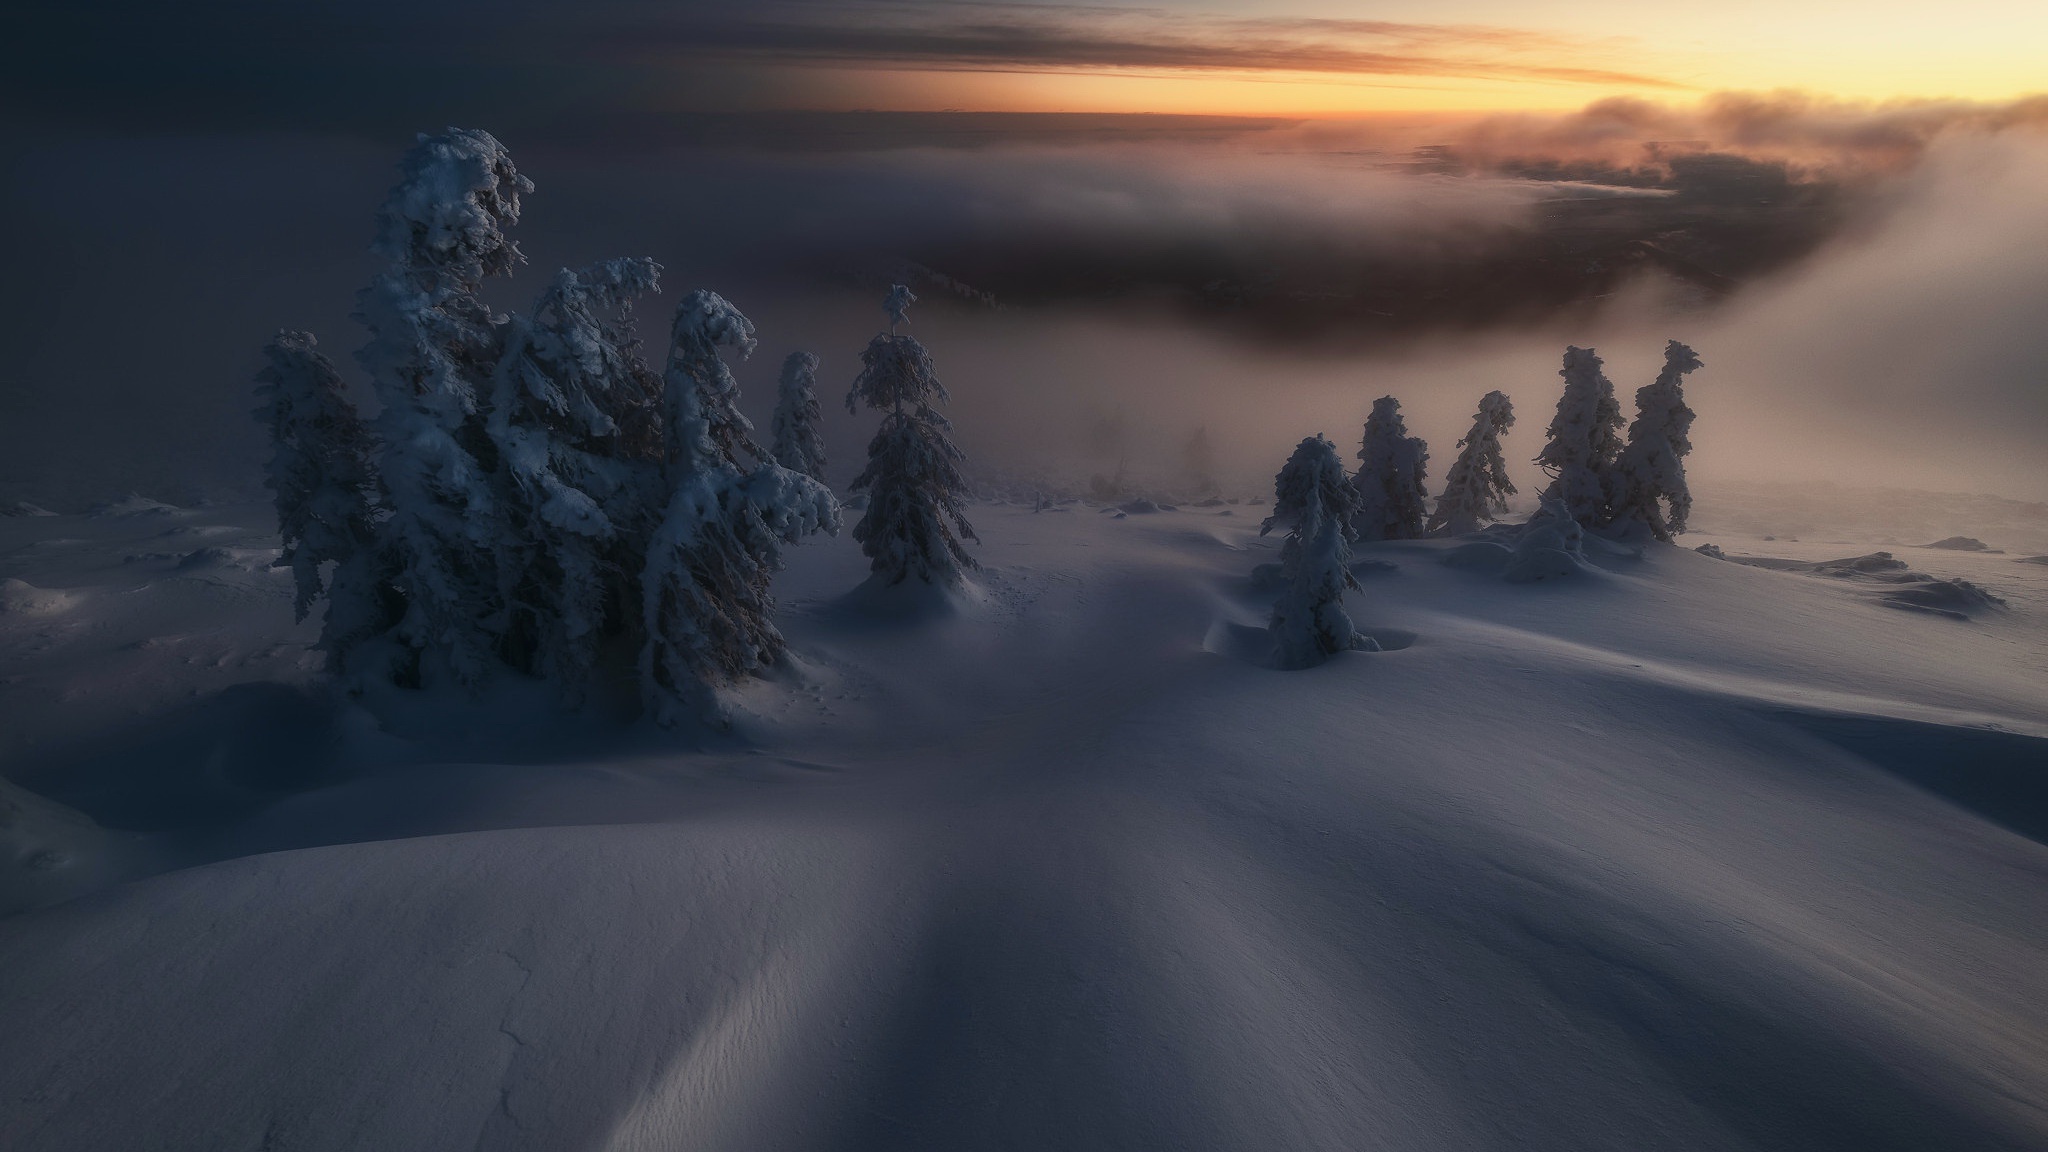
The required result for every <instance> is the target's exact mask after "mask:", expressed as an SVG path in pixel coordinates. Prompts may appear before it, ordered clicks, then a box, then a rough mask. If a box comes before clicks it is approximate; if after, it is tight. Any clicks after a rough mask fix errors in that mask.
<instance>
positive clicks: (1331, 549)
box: [1259, 436, 1359, 669]
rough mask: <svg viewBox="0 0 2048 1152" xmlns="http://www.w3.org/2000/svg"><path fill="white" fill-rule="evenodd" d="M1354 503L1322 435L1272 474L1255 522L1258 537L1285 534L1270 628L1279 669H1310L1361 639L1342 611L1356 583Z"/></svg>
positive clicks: (1331, 446)
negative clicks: (1265, 506) (1269, 496)
mask: <svg viewBox="0 0 2048 1152" xmlns="http://www.w3.org/2000/svg"><path fill="white" fill-rule="evenodd" d="M1358 503H1359V501H1358V490H1357V488H1355V487H1354V486H1353V485H1352V482H1351V478H1350V477H1349V476H1346V475H1345V474H1344V463H1343V461H1341V460H1339V459H1338V458H1337V447H1336V445H1334V444H1332V443H1330V442H1329V441H1328V440H1325V439H1323V438H1322V437H1321V436H1310V437H1309V438H1308V439H1306V440H1303V441H1302V442H1301V443H1300V444H1299V445H1297V446H1296V447H1295V449H1294V455H1292V456H1290V457H1288V459H1287V463H1286V464H1285V465H1284V466H1283V467H1282V468H1281V469H1280V472H1279V475H1277V476H1275V477H1274V478H1273V514H1272V515H1271V516H1268V517H1266V520H1265V522H1264V523H1262V524H1260V525H1259V535H1261V536H1264V535H1265V534H1267V533H1268V532H1271V531H1273V530H1274V529H1275V528H1280V529H1284V530H1285V531H1286V532H1287V539H1286V542H1285V543H1283V544H1282V545H1281V546H1280V578H1281V581H1282V588H1281V592H1280V599H1279V600H1278V601H1277V602H1276V603H1275V604H1274V605H1273V618H1272V622H1271V623H1270V624H1269V625H1268V631H1269V632H1270V633H1271V634H1272V637H1273V662H1274V664H1275V665H1276V666H1277V667H1280V668H1290V669H1291V668H1310V667H1314V666H1315V665H1317V664H1320V663H1322V662H1323V661H1324V660H1326V659H1328V658H1329V657H1330V655H1331V654H1332V653H1335V652H1343V651H1346V650H1347V649H1350V648H1353V647H1356V646H1357V644H1358V633H1357V630H1356V629H1355V628H1353V627H1352V624H1351V617H1350V616H1348V615H1346V614H1345V612H1344V593H1345V591H1346V590H1347V589H1355V588H1357V587H1358V581H1357V580H1356V579H1355V578H1353V577H1352V575H1351V544H1352V541H1353V540H1355V539H1356V538H1357V537H1356V534H1355V532H1354V530H1353V528H1352V522H1353V519H1354V517H1355V516H1356V515H1357V512H1358Z"/></svg>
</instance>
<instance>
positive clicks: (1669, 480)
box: [1609, 340, 1700, 541]
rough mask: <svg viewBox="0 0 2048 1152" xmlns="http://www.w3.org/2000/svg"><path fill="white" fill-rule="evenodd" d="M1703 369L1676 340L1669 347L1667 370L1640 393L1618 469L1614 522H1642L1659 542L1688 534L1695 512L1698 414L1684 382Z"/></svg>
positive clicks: (1612, 511)
mask: <svg viewBox="0 0 2048 1152" xmlns="http://www.w3.org/2000/svg"><path fill="white" fill-rule="evenodd" d="M1699 367H1700V358H1699V357H1698V356H1696V355H1694V354H1693V350H1692V349H1690V348H1688V347H1686V346H1685V345H1683V344H1680V343H1679V342H1678V341H1676V340H1672V341H1670V342H1668V343H1666V344H1665V345H1664V370H1663V371H1662V372H1660V373H1658V374H1657V379H1656V380H1655V382H1653V383H1650V384H1645V385H1644V386H1643V387H1641V388H1639V389H1637V390H1636V418H1635V422H1634V423H1632V424H1630V425H1629V427H1628V447H1627V448H1624V449H1623V450H1622V453H1621V460H1620V461H1619V462H1618V463H1617V464H1616V465H1615V469H1614V484H1613V488H1614V500H1613V506H1612V508H1611V510H1610V513H1609V515H1610V519H1611V520H1612V521H1613V522H1616V523H1622V522H1634V523H1639V524H1642V525H1644V526H1646V527H1648V528H1649V530H1650V533H1651V535H1654V536H1655V537H1656V538H1657V539H1659V540H1667V541H1668V540H1670V539H1671V538H1672V537H1673V536H1676V535H1678V534H1679V533H1681V532H1684V531H1685V520H1686V517H1687V515H1689V514H1690V513H1691V511H1692V492H1691V491H1690V490H1689V489H1688V488H1687V487H1686V484H1685V457H1686V454H1687V453H1689V452H1691V451H1692V440H1691V438H1690V436H1691V432H1692V421H1693V411H1692V409H1690V408H1688V407H1686V406H1685V390H1684V388H1683V384H1684V381H1685V375H1686V373H1688V372H1692V371H1696V370H1697V369H1698V368H1699Z"/></svg>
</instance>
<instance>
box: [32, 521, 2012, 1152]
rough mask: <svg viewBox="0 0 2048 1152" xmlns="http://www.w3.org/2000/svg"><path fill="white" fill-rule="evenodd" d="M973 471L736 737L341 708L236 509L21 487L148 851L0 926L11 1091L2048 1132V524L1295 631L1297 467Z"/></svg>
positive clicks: (1611, 575) (1433, 585) (522, 1111)
mask: <svg viewBox="0 0 2048 1152" xmlns="http://www.w3.org/2000/svg"><path fill="white" fill-rule="evenodd" d="M972 511H973V518H974V521H975V524H976V527H977V529H978V530H979V531H980V532H981V534H982V536H983V538H984V540H985V542H986V543H985V545H984V546H983V547H982V548H981V549H980V555H981V557H982V559H983V560H984V562H985V563H986V564H987V565H988V566H989V567H988V569H987V570H986V571H985V572H983V573H981V574H980V575H979V577H978V580H979V585H978V589H977V591H976V593H975V595H973V596H971V597H968V598H965V599H964V600H962V601H960V602H955V603H948V604H943V605H938V606H927V607H930V608H932V610H929V611H924V612H908V611H906V612H901V613H897V614H894V615H890V614H886V613H880V612H878V610H877V605H876V604H875V602H874V600H873V599H872V598H848V597H846V595H845V593H846V592H847V591H848V590H850V589H852V588H854V587H855V586H856V585H857V584H858V583H859V582H860V580H861V578H862V576H863V575H864V573H865V563H864V560H863V558H862V557H860V556H859V554H858V552H857V550H856V548H855V547H854V546H853V545H852V542H851V541H850V540H846V539H843V538H842V539H841V540H838V541H834V542H830V543H826V544H821V545H818V546H806V547H803V548H800V549H797V550H796V552H795V565H794V568H793V570H792V571H791V572H790V573H789V574H788V575H787V576H786V577H785V579H784V580H783V581H782V582H781V584H780V585H779V588H780V592H781V595H782V597H783V601H784V608H783V612H782V615H781V622H782V624H783V627H784V629H785V631H786V632H787V633H788V634H789V636H790V638H791V641H792V643H793V646H794V650H795V651H796V652H797V653H798V654H800V657H801V660H802V664H801V667H800V668H798V669H795V670H794V671H792V672H791V673H790V674H789V675H787V676H785V677H784V678H783V679H782V680H780V681H778V682H775V683H770V684H764V685H761V686H759V687H758V688H756V689H754V690H752V691H750V693H749V694H748V696H747V698H746V700H745V704H746V709H747V713H746V715H745V717H744V718H743V721H742V723H741V726H740V729H739V731H738V732H737V733H736V734H734V735H731V736H723V737H719V736H710V735H702V734H700V735H696V736H679V735H677V734H673V733H663V732H659V731H656V730H652V729H650V728H647V727H644V726H633V727H629V728H623V729H622V728H620V727H619V726H617V725H615V724H613V723H611V722H609V721H608V720H607V719H605V718H604V717H595V718H584V719H564V718H561V717H558V716H555V715H553V714H552V713H551V712H550V710H549V707H548V706H547V704H546V703H545V701H546V700H547V696H546V694H545V693H544V692H539V691H535V690H532V687H531V686H524V685H519V686H508V687H507V688H505V689H504V690H502V691H501V692H500V693H499V694H497V695H496V696H494V697H493V698H491V699H488V700H485V701H481V702H477V703H473V704H466V705H453V704H449V703H447V702H433V701H418V700H410V701H408V700H402V699H394V700H380V701H374V702H373V707H372V708H371V709H368V710H365V709H362V708H348V709H338V708H336V706H335V705H334V704H333V702H332V701H331V700H329V699H328V698H327V697H326V696H324V695H323V694H321V693H320V692H319V691H318V690H317V677H316V676H315V675H314V673H313V672H312V671H311V669H312V668H313V667H314V666H315V664H314V662H313V661H312V660H310V659H309V658H308V654H307V653H306V651H305V649H304V645H305V644H306V643H307V642H308V641H309V640H310V638H311V631H310V629H309V628H306V627H294V626H293V625H291V623H290V612H289V590H288V579H287V578H286V577H285V576H284V575H283V574H281V573H273V572H270V571H267V570H264V569H263V568H262V567H261V566H260V564H257V563H254V561H256V560H258V559H260V558H261V556H262V552H263V549H264V548H265V547H266V546H274V542H273V543H272V544H271V545H266V544H265V543H264V540H265V537H264V536H263V534H262V532H261V531H260V528H252V527H248V526H249V525H258V526H260V525H261V523H262V519H261V510H260V509H246V508H245V509H235V508H228V509H207V510H170V511H143V512H134V513H131V514H127V515H118V514H108V515H103V516H99V517H71V516H66V517H54V518H36V519H34V520H25V519H23V520H9V521H0V551H4V554H5V556H6V557H7V559H6V560H5V562H4V568H0V574H4V575H5V576H7V577H8V578H10V579H16V580H20V581H23V582H24V583H26V584H27V585H28V586H30V587H31V588H33V589H36V590H38V593H39V594H50V593H61V594H62V595H61V596H59V597H58V598H57V599H56V600H53V601H47V602H50V603H57V604H59V607H57V608H55V609H51V610H48V611H44V610H41V609H37V610H35V611H31V612H27V613H14V612H10V613H8V614H4V615H0V677H4V678H5V684H6V690H5V691H4V692H0V727H4V729H5V731H6V732H7V734H8V735H7V736H6V741H7V742H6V744H5V745H4V749H0V754H4V757H5V759H4V761H0V772H4V773H5V774H6V775H7V776H8V777H10V778H11V779H13V780H14V781H15V782H16V783H17V784H19V785H21V786H23V787H25V788H28V789H31V790H32V791H33V792H35V793H37V794H39V795H40V796H42V797H47V798H48V799H49V800H50V801H55V802H60V803H63V804H67V805H69V806H70V807H72V808H75V809H78V810H81V811H83V812H86V813H88V814H90V815H92V816H94V817H96V818H97V819H98V820H99V821H100V822H101V823H102V824H104V825H107V826H109V828H111V829H117V830H118V831H108V832H105V833H102V834H101V835H103V836H104V837H105V838H106V839H107V840H108V841H109V842H110V843H111V844H112V845H113V846H112V847H108V848H107V849H106V850H105V851H104V852H101V853H99V854H97V855H95V854H93V853H91V852H89V851H87V850H85V849H80V850H79V853H78V858H77V861H76V863H77V864H78V865H79V866H80V867H81V868H84V867H88V866H89V867H91V868H97V869H100V870H102V871H104V872H112V871H117V870H118V871H121V872H122V873H123V874H125V875H128V876H131V877H134V878H133V879H131V880H129V881H127V882H124V883H119V884H116V885H114V886H111V887H104V888H102V889H101V890H99V891H97V892H95V893H93V894H91V895H86V896H83V897H78V898H73V899H69V900H68V901H66V902H62V903H54V904H50V905H49V906H45V907H41V908H38V909H35V910H31V911H25V912H21V913H19V914H17V915H14V916H11V917H9V918H6V919H4V920H0V972H4V973H6V979H5V980H4V981H0V1101H4V1102H5V1107H0V1146H4V1147H6V1148H9V1149H87V1148H92V1149H99V1148H124V1149H130V1148H132V1149H151V1148H163V1149H187V1148H209V1149H211V1148H249V1149H258V1148H261V1149H341V1148H376V1149H413V1148H417V1149H444V1148H450V1147H479V1148H532V1149H564V1148H593V1149H596V1148H603V1149H641V1148H648V1149H657V1148H664V1149H665V1148H691V1149H696V1148H720V1149H722V1148H730V1149H766V1148H775V1149H803V1148H818V1149H898V1148H933V1149H949V1150H951V1149H977V1148H1033V1149H1036V1148H1075V1149H1086V1148H1105V1149H1106V1148H1204V1149H1225V1148H1230V1149H1237V1148H1244V1149H1274V1148H1330V1149H1360V1148H1391V1149H1411V1148H1447V1149H1450V1148H1455V1149H1472V1148H1502V1149H1506V1148H1518V1149H1519V1148H1539V1149H1559V1150H1563V1149H1585V1148H1616V1149H1643V1148H1688V1149H1691V1148H1785V1149H1829V1148H1840V1149H1874V1148H1898V1149H1926V1148H1936V1147H1943V1148H2038V1147H2042V1146H2044V1145H2048V886H2044V885H2043V883H2042V881H2043V879H2044V875H2048V847H2044V841H2048V784H2044V783H2043V781H2044V780H2048V777H2044V776H2043V773H2048V753H2044V749H2048V694H2044V692H2043V691H2042V688H2041V685H2042V684H2043V682H2044V680H2043V677H2044V673H2048V569H2044V568H2043V567H2041V566H2039V565H2029V564H2025V563H2022V562H2020V560H2019V559H2018V558H2017V557H2015V556H1992V555H1978V554H1959V553H1947V552H1917V551H1916V553H1915V554H1914V555H1913V556H1912V557H1911V559H1912V561H1913V564H1914V566H1915V567H1916V568H1920V569H1924V570H1927V571H1929V572H1931V573H1933V574H1935V575H1939V576H1945V577H1963V578H1967V579H1969V580H1972V581H1973V582H1976V583H1979V584H1982V585H1984V586H1986V587H1988V588H1990V589H1992V590H1993V591H1995V592H1997V593H1998V594H1999V595H2001V596H2004V597H2005V598H2006V600H2007V603H2008V606H2007V607H2006V608H2005V609H2002V610H1997V611H1993V612H1988V613H1985V614H1983V615H1981V616H1979V617H1978V618H1976V619H1973V620H1970V621H1958V620H1952V619H1945V618H1941V617H1935V616H1926V615H1920V614H1914V613H1906V612H1899V611H1895V610H1891V609H1888V608H1886V607H1884V606H1883V605H1881V604H1878V603H1875V602H1873V601H1872V600H1871V599H1870V598H1869V597H1867V596H1865V595H1863V594H1862V590H1860V589H1858V588H1856V587H1852V586H1850V585H1848V584H1845V583H1844V582H1841V581H1835V580H1829V579H1826V578H1822V577H1816V576H1813V575H1807V574H1803V573H1800V572H1795V571H1774V570H1768V569H1765V568H1758V567H1752V566H1746V565H1741V564H1735V563H1729V562H1726V561H1721V560H1715V559H1710V558H1708V557H1706V556H1703V555H1699V554H1696V553H1694V552H1691V551H1689V550H1684V549H1679V548H1669V547H1663V548H1656V549H1652V550H1651V552H1650V553H1649V555H1648V556H1647V558H1645V559H1642V560H1639V561H1638V560H1631V559H1628V558H1626V557H1608V558H1605V559H1603V560H1601V561H1600V563H1601V570H1599V571H1597V572H1593V573H1588V574H1585V575H1582V576H1578V577H1573V578H1570V579H1567V580H1563V581H1557V582H1544V583H1539V584H1534V585H1509V584H1506V583H1503V582H1501V581H1500V580H1499V579H1498V578H1497V577H1492V576H1488V575H1486V574H1484V573H1481V572H1474V571H1469V570H1453V569H1450V568H1447V567H1444V566H1443V565H1441V564H1440V563H1438V559H1439V557H1440V555H1441V554H1442V553H1443V552H1444V551H1445V550H1447V549H1448V548H1449V547H1451V545H1449V544H1446V543H1443V542H1436V541H1419V542H1407V543H1399V544H1382V545H1371V546H1364V547H1361V549H1360V552H1359V558H1360V559H1361V560H1366V561H1381V562H1386V563H1390V564H1391V565H1393V567H1392V569H1391V570H1386V569H1367V570H1364V571H1363V572H1362V574H1361V583H1362V585H1363V592H1362V594H1354V595H1353V597H1352V598H1351V612H1352V615H1353V617H1354V618H1355V619H1356V620H1357V621H1358V623H1359V625H1360V627H1361V628H1362V629H1364V630H1365V631H1367V632H1369V633H1371V634H1373V635H1374V636H1375V637H1376V638H1377V639H1378V640H1379V641H1380V643H1381V645H1382V646H1383V647H1384V648H1386V649H1388V650H1386V651H1382V652H1376V653H1366V652H1360V653H1349V654H1344V655H1341V656H1339V657H1338V658H1336V659H1334V660H1333V661H1331V662H1330V663H1328V664H1325V665H1323V666H1321V667H1318V668H1315V669H1311V670H1308V671H1303V672H1276V671H1272V670H1269V669H1267V668H1264V667H1260V666H1259V665H1258V663H1256V662H1255V661H1252V660H1247V659H1241V658H1239V655H1238V654H1239V653H1241V652H1243V651H1244V650H1245V645H1244V643H1243V638H1244V637H1245V636H1246V635H1247V634H1248V630H1249V629H1251V628H1256V627H1258V626H1262V625H1263V623H1264V619H1265V613H1266V610H1267V607H1268V603H1269V597H1268V596H1267V595H1266V594H1263V593H1260V592H1258V591H1256V590H1255V588H1254V587H1253V585H1252V582H1251V581H1250V579H1249V573H1250V572H1251V570H1252V568H1253V567H1254V566H1255V565H1257V564H1261V563H1269V562H1271V561H1272V560H1273V559H1274V557H1275V553H1274V551H1273V541H1272V539H1270V538H1268V539H1266V540H1263V541H1262V540H1260V539H1258V538H1257V536H1256V534H1255V533H1256V525H1257V521H1258V518H1259V516H1260V515H1262V514H1263V509H1251V508H1247V507H1242V506H1240V507H1237V508H1226V509H1222V510H1217V509H1183V510H1180V511H1173V512H1161V513H1158V514H1154V515H1145V516H1127V517H1125V518H1123V519H1115V518H1113V517H1112V516H1110V515H1104V514H1099V513H1097V512H1095V511H1093V510H1091V509H1089V508H1086V507H1085V506H1071V508H1070V510H1069V511H1064V512H1057V513H1033V512H1031V511H1030V510H1029V509H1028V508H1026V507H1017V506H982V507H977V508H976V509H974V510H972ZM1684 539H1685V540H1686V543H1687V544H1697V543H1703V542H1706V541H1707V540H1709V539H1712V540H1713V541H1714V542H1717V543H1720V544H1722V545H1723V546H1724V547H1725V548H1726V549H1727V550H1728V551H1729V552H1730V553H1736V552H1748V553H1752V554H1757V555H1765V556H1779V557H1788V558H1795V559H1804V560H1819V559H1827V558H1830V557H1831V556H1832V555H1853V554H1856V552H1857V551H1859V549H1850V550H1846V551H1845V550H1843V549H1841V548H1840V547H1835V546H1832V545H1830V546H1822V545H1809V544H1794V543H1784V544H1780V543H1776V542H1773V543H1764V542H1761V541H1757V540H1753V539H1752V540H1736V539H1732V538H1708V537H1686V538H1684ZM208 549H211V550H213V551H206V550H208ZM1800 549H1806V550H1807V551H1800ZM1830 549H1832V551H1830ZM1869 550H1870V549H1868V548H1864V549H1860V551H1869ZM201 552H205V556H206V558H205V559H201V560H193V559H191V557H192V555H193V554H196V553H201ZM216 553H217V554H216ZM131 556H132V557H135V558H134V559H129V560H126V561H125V562H124V559H123V558H124V557H131ZM9 587H10V588H11V587H12V586H11V585H10V586H9ZM23 595H24V596H26V595H27V594H26V593H24V594H23ZM39 602H42V601H39ZM207 860H211V861H213V862H211V863H201V862H202V861H207ZM85 886H87V884H86V882H85V880H83V879H81V880H79V882H78V883H77V884H76V885H74V888H76V887H85ZM70 894H71V890H65V891H61V892H60V891H56V890H54V889H51V890H47V891H46V893H45V898H46V899H47V900H55V899H58V898H59V897H61V896H67V895H70ZM38 902H40V901H38Z"/></svg>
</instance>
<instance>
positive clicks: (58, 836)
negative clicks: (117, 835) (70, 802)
mask: <svg viewBox="0 0 2048 1152" xmlns="http://www.w3.org/2000/svg"><path fill="white" fill-rule="evenodd" d="M108 844H109V841H108V836H107V834H106V832H105V831H104V830H102V829H101V828H100V827H99V825H97V824H94V823H93V822H92V821H91V820H89V819H87V818H86V817H85V816H83V815H82V814H80V813H77V812H74V811H72V810H71V809H69V808H66V807H64V806H63V805H61V804H58V803H55V802H53V801H50V800H46V799H44V798H43V797H41V796H38V795H36V794H35V793H33V792H29V791H27V790H25V789H23V788H20V787H18V786H16V785H15V784H13V783H11V782H10V781H8V780H6V779H5V778H0V916H7V915H10V914H12V913H15V912H20V911H22V910H24V909H28V908H40V907H43V906H44V905H48V904H56V903H59V902H60V901H64V900H68V899H70V898H71V897H73V896H76V895H79V894H80V893H82V892H85V891H87V890H89V889H92V888H96V887H98V886H99V885H100V884H101V883H103V882H104V881H105V880H107V879H108V878H110V875H111V873H112V871H113V869H112V864H111V853H110V852H109V851H108Z"/></svg>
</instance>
